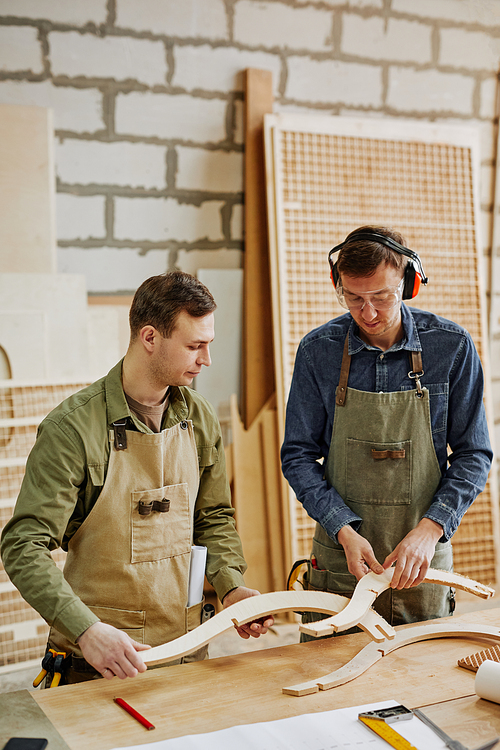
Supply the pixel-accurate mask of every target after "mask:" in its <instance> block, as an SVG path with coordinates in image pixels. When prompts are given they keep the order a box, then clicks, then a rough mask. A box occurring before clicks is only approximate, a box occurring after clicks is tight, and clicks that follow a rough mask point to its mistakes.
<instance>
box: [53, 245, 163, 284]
mask: <svg viewBox="0 0 500 750" xmlns="http://www.w3.org/2000/svg"><path fill="white" fill-rule="evenodd" d="M58 263H59V267H60V270H61V272H62V273H79V274H83V275H84V276H85V280H86V284H87V290H88V291H89V292H93V293H97V294H105V293H107V292H113V291H115V290H116V291H127V290H129V289H137V287H138V286H139V285H140V284H142V282H143V281H145V280H146V279H147V278H149V276H156V275H157V274H159V273H165V271H167V270H168V251H167V250H148V252H147V253H144V254H142V253H141V251H140V250H139V249H137V248H133V249H132V248H128V247H121V248H116V247H102V248H99V249H97V250H93V249H91V248H81V247H61V248H59V252H58Z"/></svg>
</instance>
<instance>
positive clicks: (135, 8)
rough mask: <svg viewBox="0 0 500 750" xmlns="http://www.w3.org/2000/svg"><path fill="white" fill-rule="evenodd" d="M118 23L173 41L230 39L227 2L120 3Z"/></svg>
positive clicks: (165, 0) (163, 0)
mask: <svg viewBox="0 0 500 750" xmlns="http://www.w3.org/2000/svg"><path fill="white" fill-rule="evenodd" d="M116 22H117V25H118V26H122V27H124V28H130V29H138V30H140V31H152V32H154V33H155V34H166V35H168V36H173V37H188V38H200V37H202V38H204V39H213V40H215V39H227V38H228V30H227V19H226V11H225V6H224V2H223V0H161V2H158V0H140V2H138V0H116Z"/></svg>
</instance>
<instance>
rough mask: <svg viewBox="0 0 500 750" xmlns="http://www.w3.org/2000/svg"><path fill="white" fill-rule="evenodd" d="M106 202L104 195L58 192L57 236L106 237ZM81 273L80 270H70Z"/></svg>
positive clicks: (79, 237) (70, 238) (73, 238)
mask: <svg viewBox="0 0 500 750" xmlns="http://www.w3.org/2000/svg"><path fill="white" fill-rule="evenodd" d="M105 203H106V199H105V197H104V196H103V195H72V194H71V193H58V195H57V200H56V218H57V236H58V238H59V239H60V240H87V239H89V238H91V237H92V238H100V237H102V238H104V237H105V236H106V226H105V217H104V212H105ZM70 273H79V271H70Z"/></svg>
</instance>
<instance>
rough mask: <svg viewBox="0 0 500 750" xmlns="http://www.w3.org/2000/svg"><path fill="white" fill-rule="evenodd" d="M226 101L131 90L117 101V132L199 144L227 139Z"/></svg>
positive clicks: (119, 96) (118, 97) (121, 95)
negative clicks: (197, 142)
mask: <svg viewBox="0 0 500 750" xmlns="http://www.w3.org/2000/svg"><path fill="white" fill-rule="evenodd" d="M226 109H227V101H225V100H221V99H195V98H194V97H192V96H187V95H186V94H179V95H177V96H173V95H171V94H153V93H151V92H149V91H132V92H130V93H127V94H119V95H118V96H117V98H116V113H115V117H116V120H115V122H116V132H117V133H128V134H131V135H145V136H157V137H158V138H175V139H182V140H186V141H199V142H200V143H210V142H212V143H217V142H219V141H223V140H225V139H226V127H225V118H226Z"/></svg>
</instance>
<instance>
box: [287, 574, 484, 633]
mask: <svg viewBox="0 0 500 750" xmlns="http://www.w3.org/2000/svg"><path fill="white" fill-rule="evenodd" d="M393 575H394V568H388V569H387V570H384V572H383V573H380V575H377V574H376V573H373V572H371V571H370V573H367V574H366V575H365V576H363V578H361V579H360V580H359V581H358V583H357V585H356V588H355V589H354V593H353V595H352V598H351V599H350V601H349V604H348V605H347V607H345V608H344V609H343V610H342V611H341V612H339V613H338V614H336V615H334V616H333V617H329V618H327V619H325V620H320V621H319V622H312V623H309V624H307V625H300V627H299V630H300V631H301V633H307V635H312V636H314V637H316V638H319V637H321V636H325V635H331V634H332V633H340V632H342V631H343V630H348V629H349V628H352V627H354V626H355V625H358V624H359V623H360V620H361V618H363V617H364V616H365V614H366V612H367V611H368V610H369V608H370V607H371V605H372V604H373V602H374V601H375V599H376V598H377V596H379V594H381V593H382V592H383V591H386V589H388V588H389V586H390V584H391V581H392V576H393ZM424 581H425V582H427V583H438V584H440V585H442V586H454V587H455V588H457V589H462V590H463V591H468V592H469V593H471V594H476V596H480V597H481V598H483V599H489V598H490V597H491V596H493V594H494V593H495V590H494V589H492V588H490V587H489V586H484V585H483V584H482V583H478V582H477V581H473V580H472V579H471V578H466V577H465V576H461V575H459V574H458V573H450V572H449V571H446V570H436V569H435V568H429V570H428V571H427V575H426V576H425V578H424Z"/></svg>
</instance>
